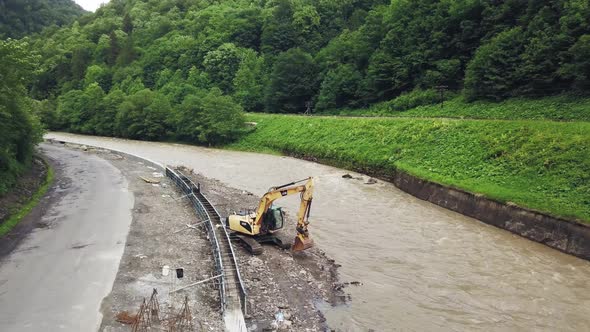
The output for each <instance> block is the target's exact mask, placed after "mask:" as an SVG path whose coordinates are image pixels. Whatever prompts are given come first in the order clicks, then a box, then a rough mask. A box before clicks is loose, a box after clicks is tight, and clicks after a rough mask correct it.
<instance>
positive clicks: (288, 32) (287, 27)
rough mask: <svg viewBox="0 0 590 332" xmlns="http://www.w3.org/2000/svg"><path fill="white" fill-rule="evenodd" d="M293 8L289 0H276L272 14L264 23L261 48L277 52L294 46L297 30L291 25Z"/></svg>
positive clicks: (269, 51) (267, 51)
mask: <svg viewBox="0 0 590 332" xmlns="http://www.w3.org/2000/svg"><path fill="white" fill-rule="evenodd" d="M292 21H293V8H292V6H291V2H290V1H289V0H278V1H277V3H276V6H275V7H274V9H273V11H272V15H271V16H270V17H269V18H268V19H267V20H266V22H265V23H264V27H263V30H262V36H261V43H262V45H261V49H262V51H263V52H265V53H272V54H278V53H280V52H284V51H287V50H288V49H290V48H292V47H294V46H296V42H297V30H296V28H295V27H294V26H293V22H292Z"/></svg>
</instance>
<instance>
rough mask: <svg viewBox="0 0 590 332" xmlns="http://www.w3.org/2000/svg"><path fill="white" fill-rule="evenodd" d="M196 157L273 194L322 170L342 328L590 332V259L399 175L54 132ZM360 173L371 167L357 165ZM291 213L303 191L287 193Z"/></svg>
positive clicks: (319, 179) (188, 159)
mask: <svg viewBox="0 0 590 332" xmlns="http://www.w3.org/2000/svg"><path fill="white" fill-rule="evenodd" d="M47 137H48V138H56V139H60V140H65V141H72V142H77V143H82V144H90V145H95V146H101V147H105V148H112V149H117V150H121V151H125V152H130V153H133V154H136V155H140V156H142V157H145V158H149V159H152V160H154V161H157V162H160V163H166V164H171V165H181V164H182V165H186V166H188V167H191V168H193V169H194V170H195V171H196V172H200V173H201V174H203V175H205V176H207V177H211V178H216V179H219V180H221V181H222V182H225V183H227V184H229V185H231V186H233V187H236V188H241V189H244V190H248V191H251V192H253V193H254V194H256V195H262V194H263V193H264V192H265V191H266V189H268V188H269V187H270V186H271V185H278V184H282V183H286V182H290V181H292V180H295V179H301V178H305V177H307V176H314V177H316V192H315V195H314V206H313V207H312V217H311V218H310V219H311V221H312V223H313V224H312V225H311V226H310V230H311V232H312V235H313V237H314V239H315V243H316V245H317V246H319V247H320V248H321V249H323V250H324V251H325V252H326V253H327V254H328V255H329V256H331V257H332V258H334V259H335V260H336V262H337V263H338V264H341V265H342V267H341V268H340V274H341V278H342V280H343V281H360V282H362V285H361V286H350V287H348V288H347V292H348V293H350V296H351V299H352V301H351V302H350V303H349V304H348V305H345V306H339V307H336V308H331V307H329V306H324V305H322V304H320V306H321V307H323V310H324V313H325V315H326V317H327V319H328V322H329V324H330V326H331V327H332V328H334V329H337V330H341V331H367V330H370V329H373V330H375V331H394V330H402V331H408V330H409V331H413V330H415V331H425V330H428V331H433V330H437V331H438V330H444V331H447V330H449V331H454V330H457V331H465V330H470V331H471V330H485V331H500V330H502V331H506V330H546V331H555V330H560V331H566V330H567V331H590V263H589V262H587V261H584V260H581V259H578V258H575V257H572V256H568V255H565V254H562V253H560V252H558V251H555V250H552V249H549V248H547V247H545V246H543V245H540V244H537V243H534V242H531V241H528V240H525V239H522V238H520V237H518V236H515V235H512V234H511V233H508V232H506V231H503V230H499V229H496V228H494V227H492V226H488V225H485V224H483V223H480V222H478V221H476V220H474V219H471V218H467V217H464V216H462V215H459V214H457V213H454V212H450V211H447V210H445V209H442V208H439V207H437V206H435V205H433V204H430V203H427V202H424V201H421V200H418V199H416V198H414V197H412V196H410V195H408V194H405V193H404V192H402V191H400V190H398V189H397V188H395V187H394V186H393V185H391V184H389V183H384V182H382V181H379V182H378V183H377V184H373V185H369V184H365V182H366V181H363V180H358V179H343V178H342V175H343V174H346V173H349V172H347V171H344V170H341V169H337V168H333V167H328V166H323V165H319V164H316V163H311V162H306V161H301V160H297V159H293V158H288V157H281V156H271V155H263V154H255V153H242V152H232V151H223V150H211V149H204V148H199V147H192V146H186V145H178V144H167V143H150V142H137V141H129V140H121V139H112V138H97V137H85V136H77V135H70V134H61V133H60V134H58V133H51V134H48V135H47ZM351 174H352V175H353V176H361V175H360V174H355V173H351ZM363 177H364V179H365V180H366V179H368V177H366V176H363ZM281 203H282V204H281V205H284V206H286V207H287V208H288V209H289V210H290V211H293V212H294V211H296V210H295V204H296V203H297V199H296V198H294V199H286V200H285V201H282V202H281Z"/></svg>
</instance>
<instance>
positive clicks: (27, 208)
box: [0, 161, 54, 237]
mask: <svg viewBox="0 0 590 332" xmlns="http://www.w3.org/2000/svg"><path fill="white" fill-rule="evenodd" d="M43 162H44V163H45V165H46V167H47V175H46V177H45V181H44V182H43V184H42V185H41V186H40V187H39V189H38V190H37V192H36V193H35V194H34V195H33V196H32V197H31V199H30V200H29V202H27V204H25V205H23V206H22V207H21V208H20V209H19V210H18V211H16V212H15V213H14V214H12V215H11V216H10V217H9V218H8V219H7V220H6V221H5V222H4V223H2V225H0V237H2V236H4V235H6V234H7V233H8V232H10V231H11V230H12V229H13V228H14V227H15V226H16V225H18V223H19V222H20V221H21V220H22V219H23V218H24V217H26V216H27V215H28V214H29V213H30V212H31V211H32V210H33V208H34V207H35V206H37V204H39V200H41V198H42V197H43V195H45V193H46V192H47V190H48V189H49V186H50V185H51V183H52V182H53V175H54V174H53V169H52V168H51V166H49V164H47V163H46V162H45V161H43Z"/></svg>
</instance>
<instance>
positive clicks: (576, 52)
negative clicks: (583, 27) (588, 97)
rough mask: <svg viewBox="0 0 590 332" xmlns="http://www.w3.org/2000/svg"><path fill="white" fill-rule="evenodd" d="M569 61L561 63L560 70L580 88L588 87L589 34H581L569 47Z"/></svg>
mask: <svg viewBox="0 0 590 332" xmlns="http://www.w3.org/2000/svg"><path fill="white" fill-rule="evenodd" d="M569 53H570V54H571V55H572V59H571V61H569V62H567V63H565V64H563V66H562V69H561V70H562V72H563V74H564V75H565V76H566V77H569V78H572V79H573V80H574V82H575V86H576V87H577V88H578V89H580V90H585V89H588V88H590V35H583V36H581V37H580V38H579V39H578V41H577V42H576V43H575V44H574V45H573V46H572V47H571V48H570V49H569Z"/></svg>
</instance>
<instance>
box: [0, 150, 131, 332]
mask: <svg viewBox="0 0 590 332" xmlns="http://www.w3.org/2000/svg"><path fill="white" fill-rule="evenodd" d="M41 150H42V152H43V153H44V154H45V155H46V156H47V157H48V158H49V160H50V161H51V163H52V164H53V165H54V167H55V168H56V171H57V173H58V175H59V179H58V180H57V181H56V183H55V184H54V186H53V188H52V189H50V192H49V194H48V195H49V196H48V197H46V198H44V200H43V202H42V203H41V205H40V206H38V208H37V211H34V212H33V214H32V215H31V218H34V217H35V216H39V215H40V214H42V217H41V218H39V219H37V220H25V221H24V225H27V224H28V225H33V226H34V227H36V228H35V229H34V230H33V231H32V232H31V233H30V234H29V235H28V236H27V237H26V238H25V239H24V240H22V241H21V242H20V244H19V245H18V246H17V248H16V249H15V250H14V251H13V252H12V253H11V254H9V255H7V256H6V257H4V258H3V259H2V262H1V263H0V330H1V331H6V332H10V331H19V332H21V331H57V330H59V331H93V330H96V329H97V328H98V326H99V324H100V321H101V315H100V314H99V308H100V305H101V301H102V299H103V298H104V297H105V296H106V295H107V294H108V293H109V292H110V290H111V287H112V285H113V281H114V279H115V275H116V273H117V269H118V266H119V260H120V258H121V254H122V253H123V249H124V247H125V239H126V237H127V232H128V230H129V224H130V223H131V209H132V207H133V195H132V194H131V193H130V192H129V191H128V190H127V182H126V180H125V178H124V177H123V175H122V174H121V172H120V171H119V170H118V169H117V168H115V167H114V166H112V165H111V164H110V163H108V162H107V161H105V160H103V159H101V158H98V157H96V156H93V155H87V154H84V153H83V152H77V151H69V150H65V149H62V148H57V147H53V146H50V145H46V144H43V145H42V146H41ZM39 210H41V211H42V212H44V213H40V212H39ZM19 229H20V230H22V229H23V228H22V227H19V228H17V231H18V230H19ZM12 236H13V237H14V236H15V235H14V234H12ZM17 236H18V235H17Z"/></svg>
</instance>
